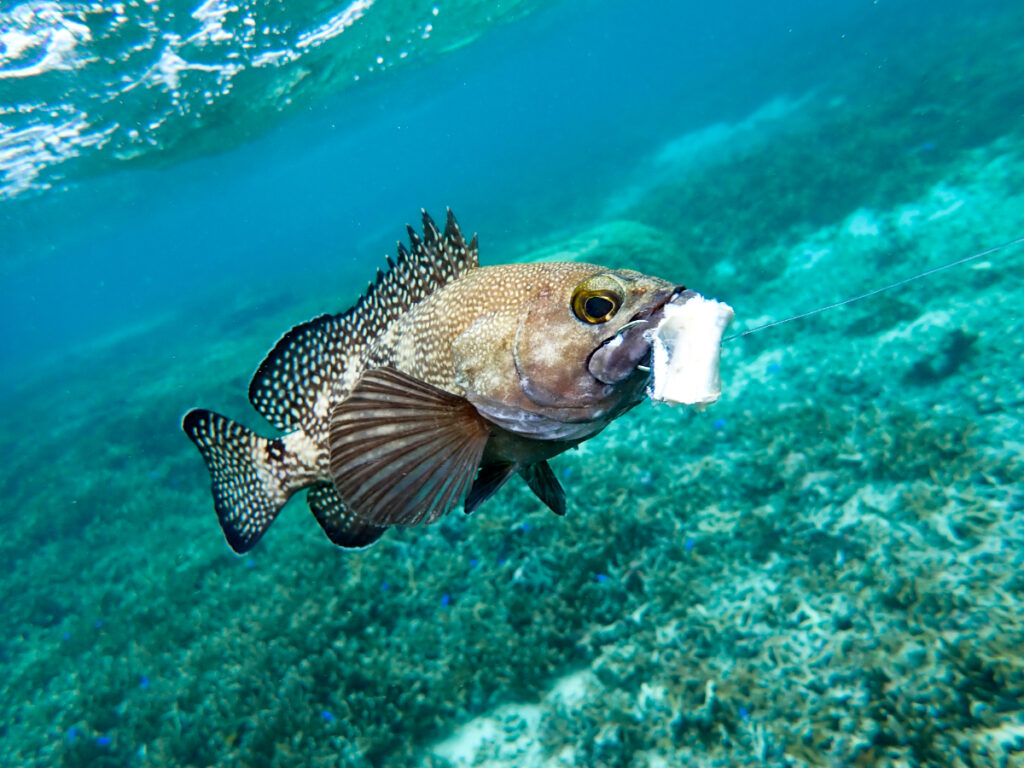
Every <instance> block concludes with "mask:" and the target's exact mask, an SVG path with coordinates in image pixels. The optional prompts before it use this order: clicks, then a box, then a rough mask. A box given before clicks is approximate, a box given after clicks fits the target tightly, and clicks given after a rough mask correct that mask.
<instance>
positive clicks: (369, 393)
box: [330, 368, 490, 526]
mask: <svg viewBox="0 0 1024 768" xmlns="http://www.w3.org/2000/svg"><path fill="white" fill-rule="evenodd" d="M489 436H490V428H489V427H488V425H487V422H486V421H484V419H483V417H481V416H480V414H479V413H477V410H476V409H475V408H474V407H473V406H472V405H471V404H470V403H469V402H468V401H467V400H466V399H465V398H463V397H459V396H457V395H453V394H451V393H449V392H445V391H444V390H443V389H438V388H437V387H434V386H432V385H430V384H427V383H425V382H423V381H420V380H419V379H416V378H414V377H412V376H409V375H407V374H405V373H402V372H400V371H397V370H395V369H393V368H375V369H372V370H369V371H366V372H365V373H364V374H363V375H362V376H361V377H360V379H359V383H358V384H357V385H356V387H355V389H353V391H352V394H351V395H349V397H347V398H346V399H345V400H344V401H342V402H341V403H339V404H338V405H337V406H335V408H334V411H333V412H332V414H331V429H330V471H331V477H332V479H333V480H334V487H335V489H336V490H337V492H338V497H339V499H340V501H341V503H342V504H343V505H344V506H345V508H346V509H348V510H349V511H351V512H352V513H354V514H355V515H357V516H358V517H360V518H361V519H363V520H365V521H366V522H368V523H371V524H373V525H376V526H388V525H417V524H418V523H427V524H430V523H432V522H434V521H435V520H437V519H438V518H440V517H441V516H443V515H444V514H446V513H447V512H448V511H449V510H451V509H452V508H453V507H455V506H456V505H457V504H459V503H460V502H461V501H462V499H463V497H464V496H465V495H466V493H467V491H468V490H469V488H470V486H471V485H472V483H473V478H474V476H475V475H476V471H477V467H479V465H480V459H481V457H482V456H483V452H484V446H485V445H486V444H487V439H488V437H489Z"/></svg>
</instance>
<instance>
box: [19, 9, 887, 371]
mask: <svg viewBox="0 0 1024 768" xmlns="http://www.w3.org/2000/svg"><path fill="white" fill-rule="evenodd" d="M805 5H806V4H802V3H799V2H793V3H786V4H781V5H775V4H773V6H772V7H771V8H770V9H767V8H765V9H762V8H757V7H755V8H751V7H749V6H747V5H745V4H743V3H731V4H728V5H726V6H723V7H721V8H719V9H717V10H711V9H709V8H693V7H689V6H688V5H687V4H677V3H663V2H641V3H637V4H634V5H631V6H630V8H629V10H628V13H626V12H624V10H623V8H621V7H619V6H616V5H614V4H609V3H600V2H585V3H563V4H559V5H556V6H555V7H553V8H551V9H548V10H544V11H539V12H537V13H535V14H534V15H532V16H531V17H529V18H527V19H525V20H523V21H520V22H517V23H515V24H513V25H511V26H508V27H503V28H497V29H495V30H493V31H491V32H489V33H488V36H487V40H486V43H480V44H474V45H470V46H468V47H466V48H463V49H461V50H458V51H456V52H454V53H452V54H449V55H447V56H444V57H441V58H439V59H438V60H436V61H433V62H431V63H429V64H426V65H424V66H422V67H419V68H413V69H407V70H403V71H398V72H395V73H393V75H391V76H389V78H387V79H385V80H378V81H377V82H374V83H369V84H367V87H366V88H365V89H359V88H355V89H349V90H346V91H345V92H343V93H342V94H339V95H337V96H331V95H325V96H324V97H323V98H322V99H321V100H320V101H319V102H318V103H316V104H311V105H309V106H308V107H307V108H305V109H303V110H302V111H301V113H299V114H291V115H289V116H288V117H287V119H286V121H285V122H284V123H282V124H281V125H278V126H276V127H275V128H273V129H271V131H270V132H269V133H267V134H262V135H260V134H257V136H256V138H255V139H254V140H253V141H251V142H249V143H245V144H243V145H241V146H237V147H235V148H234V149H231V150H229V151H226V152H223V153H219V154H217V155H215V156H213V157H206V158H201V159H197V160H191V161H189V160H186V161H182V162H177V163H173V162H172V164H170V165H168V166H167V167H162V168H159V169H157V170H150V169H146V170H132V169H121V168H119V167H118V164H117V163H116V161H114V160H110V159H108V160H106V161H105V162H104V165H103V166H102V168H103V172H102V173H101V174H100V175H98V176H96V177H92V178H88V179H86V180H82V181H80V182H77V183H72V184H65V185H59V186H58V187H57V188H55V189H52V190H48V191H46V192H43V193H39V194H36V195H30V194H23V195H22V196H19V197H16V198H14V199H13V200H10V201H8V202H7V203H6V204H5V205H4V206H3V208H4V210H3V211H0V215H2V216H3V219H2V220H0V221H2V226H3V229H4V232H5V233H6V236H7V238H8V243H9V245H8V248H7V249H6V258H5V260H4V261H5V264H9V265H11V266H9V267H8V268H7V269H5V272H6V274H5V279H4V281H3V289H2V290H3V291H4V293H3V295H2V298H0V300H2V301H3V303H4V305H5V306H6V307H8V312H9V313H10V315H11V316H12V317H13V318H16V325H17V327H18V328H19V333H17V334H9V335H6V336H5V337H4V339H3V344H4V346H3V349H2V353H3V355H4V356H5V358H7V359H8V360H10V361H11V362H12V363H15V364H14V365H10V366H8V367H7V368H6V370H7V371H8V373H13V372H14V371H16V370H17V369H18V367H20V365H21V364H22V362H24V363H32V362H35V361H38V360H40V359H41V358H52V356H53V355H54V354H59V353H60V351H61V349H62V348H65V347H66V346H67V345H69V344H74V343H78V342H82V341H84V340H86V339H88V338H90V337H93V336H95V335H97V334H103V333H107V332H110V331H111V330H113V329H116V328H119V327H123V326H124V325H125V324H130V323H133V322H137V321H139V320H140V319H144V318H145V317H146V315H147V314H148V313H150V312H151V311H152V309H153V307H154V306H166V305H168V304H170V305H174V304H175V303H177V302H178V300H179V299H181V298H182V297H183V296H185V297H189V298H190V299H194V298H196V297H197V295H200V296H203V297H205V298H206V299H207V301H211V300H214V299H215V296H216V295H217V294H218V293H221V292H224V291H230V290H231V288H230V286H231V285H233V284H237V283H238V281H239V280H242V281H244V283H245V285H247V286H249V287H252V288H253V289H254V290H257V291H258V288H259V286H260V285H265V284H268V283H270V284H275V283H277V282H278V281H280V280H282V279H293V280H297V281H304V280H308V281H309V282H317V281H318V280H320V279H321V278H326V277H327V275H329V274H331V273H333V272H334V270H336V269H338V268H339V266H343V265H346V264H348V263H350V260H353V259H354V260H356V261H357V262H358V263H360V264H366V263H371V264H374V265H376V263H377V262H376V260H377V259H379V258H380V257H381V256H382V255H383V253H385V252H387V251H388V250H390V248H391V243H392V241H393V240H394V239H395V237H396V232H397V233H401V231H402V226H403V225H404V224H405V223H406V222H407V221H410V220H413V219H414V218H415V217H416V213H417V211H418V210H419V209H420V208H421V207H426V208H428V209H430V210H438V209H441V208H442V207H444V206H451V207H452V208H453V209H454V210H455V211H457V212H458V214H459V215H460V217H462V219H463V220H465V221H466V222H467V226H469V227H471V228H472V229H474V230H475V231H480V232H485V233H488V234H489V235H490V236H489V237H487V238H486V250H485V252H484V259H485V260H488V258H489V257H494V258H500V257H502V256H506V255H508V253H509V252H510V251H512V250H514V246H513V245H510V243H509V240H510V238H517V239H518V238H522V237H524V236H528V235H530V234H532V233H533V232H534V231H535V230H541V231H542V232H543V231H544V230H555V229H558V228H560V227H564V226H571V225H572V224H573V222H564V221H562V218H563V217H562V215H561V214H560V211H561V210H562V209H564V207H565V206H566V205H567V204H570V203H572V204H576V205H579V207H580V208H583V209H585V208H586V205H585V204H582V203H583V201H586V200H588V199H591V200H592V204H593V205H594V206H595V207H596V206H597V205H599V201H600V199H601V196H602V195H607V194H608V191H609V190H614V189H615V185H616V184H617V183H619V182H621V181H622V180H623V179H624V178H627V177H628V176H629V174H630V170H631V169H632V168H634V167H635V166H636V165H637V164H638V163H640V162H641V161H642V160H643V158H644V157H645V156H646V155H648V154H650V152H651V150H652V147H658V146H659V145H660V144H662V143H663V142H665V141H668V140H670V139H671V138H673V137H676V136H679V135H681V134H685V133H686V132H688V131H690V130H694V129H697V128H700V127H702V126H704V125H707V124H709V123H714V122H718V121H720V120H731V119H735V118H737V117H739V116H743V115H745V114H747V113H749V112H751V111H753V110H754V109H756V108H757V107H758V106H760V105H761V104H762V103H763V102H765V101H767V100H769V99H770V98H772V97H775V96H777V95H779V94H780V93H783V94H793V95H797V96H798V95H801V94H803V93H804V92H806V91H807V90H809V89H811V88H813V87H815V86H818V85H821V84H822V83H824V82H828V80H829V79H831V78H832V77H834V76H835V75H834V73H832V72H830V71H829V70H830V69H832V68H836V69H838V70H840V71H841V70H842V68H843V67H844V66H847V67H850V66H857V67H859V66H861V65H862V62H861V61H860V58H861V57H862V56H864V55H868V56H870V57H872V58H873V59H876V60H878V61H882V60H883V59H884V51H873V50H870V49H868V48H867V46H866V44H864V43H856V42H854V41H853V40H852V39H851V40H850V41H849V42H846V41H845V40H844V39H843V37H842V36H843V34H844V32H846V31H847V30H849V31H850V36H851V38H853V37H854V35H855V33H856V34H857V35H863V34H864V33H865V32H866V31H869V30H870V26H871V25H873V24H880V23H881V21H880V20H879V18H878V17H880V16H882V14H883V13H886V14H888V16H889V17H890V19H891V18H892V17H895V16H896V14H897V11H895V10H887V9H878V8H875V7H870V6H868V5H867V4H864V3H859V2H847V3H843V4H839V5H837V6H836V7H834V8H830V9H829V11H828V12H827V13H823V12H822V11H821V10H820V9H816V8H813V7H804V6H805ZM872 14H874V16H872ZM875 45H877V43H875ZM807 49H811V50H813V52H814V56H815V57H816V59H817V63H818V65H819V66H820V67H821V68H822V69H823V70H824V71H822V70H821V69H817V70H814V71H813V76H811V75H812V72H807V71H802V70H803V67H802V65H803V62H804V61H806V60H807V59H808V55H807V52H806V51H807ZM766 63H767V66H766ZM206 130H208V131H212V130H215V129H213V128H207V129H206ZM256 130H257V131H258V126H257V127H256ZM23 197H27V198H28V199H24V200H23V199H22V198H23ZM592 218H594V219H597V218H599V214H598V213H597V212H595V214H593V216H592ZM365 271H366V270H365V268H360V269H358V270H353V273H352V274H353V277H358V276H360V275H362V274H365ZM54 307H60V308H61V312H59V313H56V314H55V313H54V312H53V308H54ZM67 317H72V318H74V322H73V323H68V322H67V321H66V318H67Z"/></svg>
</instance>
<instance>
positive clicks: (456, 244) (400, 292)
mask: <svg viewBox="0 0 1024 768" xmlns="http://www.w3.org/2000/svg"><path fill="white" fill-rule="evenodd" d="M422 214H423V237H422V238H420V237H419V235H417V234H416V232H415V231H414V230H413V229H412V227H409V241H410V244H411V246H412V250H411V251H410V250H409V249H407V248H406V247H405V246H404V245H402V244H401V243H399V245H398V258H397V260H395V261H392V259H391V258H388V271H387V272H381V271H380V270H377V278H376V280H374V282H372V283H371V284H370V286H369V288H367V290H366V293H365V294H363V296H362V297H361V298H360V299H359V301H357V302H356V304H355V306H353V307H352V308H351V309H349V310H348V311H346V312H342V313H340V314H337V315H320V317H317V318H315V319H313V320H310V321H309V322H306V323H303V324H301V325H297V326H295V327H294V328H292V329H291V330H290V331H288V333H286V334H285V335H284V336H282V337H281V339H280V340H279V341H278V342H277V344H275V345H274V348H273V349H272V350H270V352H269V353H268V354H267V357H266V359H265V360H264V361H263V362H262V363H260V366H259V368H257V369H256V373H255V374H254V375H253V378H252V381H251V382H250V384H249V402H251V403H252V405H253V407H254V408H255V409H256V410H257V411H259V412H260V414H262V415H263V417H264V418H266V419H267V421H269V422H270V423H271V424H273V425H274V426H275V427H277V428H278V429H281V430H285V431H289V430H294V429H302V430H303V431H304V432H306V433H307V434H308V435H309V436H310V437H312V438H313V439H314V440H317V438H318V437H320V436H323V435H326V433H327V417H328V414H329V413H330V410H331V407H332V406H333V405H334V403H333V402H332V399H333V398H334V397H336V396H337V394H338V391H339V390H338V389H336V387H335V385H336V383H337V382H339V381H341V380H342V377H343V376H344V377H345V380H346V382H345V383H346V384H347V386H343V387H341V388H340V394H341V396H344V394H347V390H348V388H349V387H350V386H352V385H354V384H355V381H356V380H357V379H358V377H359V374H360V373H361V371H362V359H363V356H364V353H365V351H366V348H367V347H368V346H369V345H370V344H371V343H372V342H373V341H374V339H376V338H377V337H378V336H379V335H380V334H381V333H382V332H383V331H384V329H385V328H387V327H388V325H390V324H391V323H392V322H393V321H394V320H395V318H397V317H399V316H400V315H401V314H402V313H403V312H405V311H406V310H407V309H409V307H411V306H412V305H413V304H415V303H417V302H418V301H421V300H423V299H425V298H426V297H427V296H429V295H430V294H432V293H434V292H435V291H437V290H438V289H439V288H441V287H443V286H445V285H447V284H448V283H450V282H452V281H453V280H455V279H457V278H459V277H461V276H462V275H463V274H465V273H466V272H468V271H469V270H471V269H473V268H475V267H476V266H477V264H478V257H477V239H476V235H474V236H473V239H472V241H471V242H470V243H469V244H468V245H467V243H466V240H465V238H464V237H463V236H462V232H461V230H460V229H459V225H458V223H457V222H456V221H455V216H454V215H452V212H451V209H448V217H447V221H446V222H445V228H444V232H443V233H441V232H440V231H439V230H438V228H437V225H436V224H435V223H434V220H433V219H431V218H430V216H429V215H428V214H427V212H426V211H422ZM353 365H354V366H355V367H354V368H353ZM347 369H348V370H347Z"/></svg>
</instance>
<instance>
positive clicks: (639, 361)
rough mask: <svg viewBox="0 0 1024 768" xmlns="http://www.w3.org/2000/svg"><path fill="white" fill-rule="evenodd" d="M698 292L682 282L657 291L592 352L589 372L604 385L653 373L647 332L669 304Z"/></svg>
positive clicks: (657, 321)
mask: <svg viewBox="0 0 1024 768" xmlns="http://www.w3.org/2000/svg"><path fill="white" fill-rule="evenodd" d="M695 295H696V294H695V293H694V292H693V291H689V290H687V289H686V286H683V285H677V286H674V287H673V288H667V289H664V290H662V291H659V292H658V293H657V294H655V296H654V297H653V298H652V300H651V301H650V302H648V303H647V305H646V306H644V307H643V308H642V309H641V310H640V311H639V312H637V313H636V314H634V315H633V316H632V317H631V318H630V319H629V320H628V321H627V322H626V323H624V324H623V325H622V327H620V328H619V329H618V330H617V331H616V332H615V333H614V334H612V335H611V336H610V337H609V338H607V339H605V340H604V341H603V342H601V344H600V345H599V346H598V347H597V348H595V349H594V351H593V352H591V353H590V357H589V358H588V359H587V370H588V371H589V372H590V375H591V376H593V377H594V378H595V379H597V380H598V381H600V382H602V383H603V384H618V383H619V382H621V381H624V380H625V379H628V378H629V377H630V376H633V375H634V374H637V373H642V374H643V375H644V376H645V377H647V376H650V361H651V343H650V341H648V340H647V336H646V334H647V332H648V331H651V330H653V329H654V328H656V327H657V325H658V323H660V322H661V319H662V317H663V316H664V313H665V307H666V306H667V305H668V304H671V303H673V302H676V303H683V302H686V301H688V300H689V299H690V297H691V296H695ZM680 299H681V300H682V301H681V302H680Z"/></svg>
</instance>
